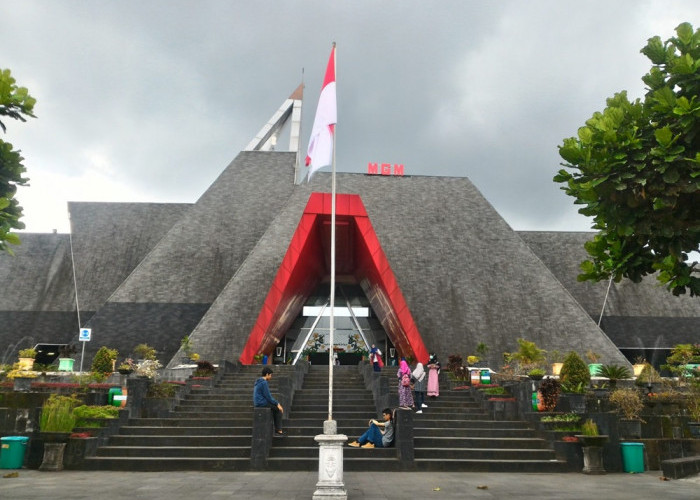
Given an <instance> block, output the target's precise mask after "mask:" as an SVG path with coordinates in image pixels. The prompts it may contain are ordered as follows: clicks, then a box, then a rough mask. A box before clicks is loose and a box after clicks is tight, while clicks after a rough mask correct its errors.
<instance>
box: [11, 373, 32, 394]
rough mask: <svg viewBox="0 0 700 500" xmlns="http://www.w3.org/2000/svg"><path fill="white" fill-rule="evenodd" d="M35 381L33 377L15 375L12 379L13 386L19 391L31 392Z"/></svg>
mask: <svg viewBox="0 0 700 500" xmlns="http://www.w3.org/2000/svg"><path fill="white" fill-rule="evenodd" d="M33 381H34V379H33V378H25V377H15V378H14V379H13V380H12V388H13V390H15V391H17V392H29V391H30V390H31V388H32V382H33Z"/></svg>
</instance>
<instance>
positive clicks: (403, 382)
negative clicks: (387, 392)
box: [401, 373, 411, 387]
mask: <svg viewBox="0 0 700 500" xmlns="http://www.w3.org/2000/svg"><path fill="white" fill-rule="evenodd" d="M401 385H402V386H404V387H408V386H409V385H411V377H409V376H408V374H407V373H404V375H403V377H401Z"/></svg>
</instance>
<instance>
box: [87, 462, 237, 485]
mask: <svg viewBox="0 0 700 500" xmlns="http://www.w3.org/2000/svg"><path fill="white" fill-rule="evenodd" d="M85 468H86V469H87V470H113V471H128V472H133V471H142V472H162V471H168V472H169V471H178V470H180V471H184V470H196V471H204V472H212V471H248V470H250V458H249V457H237V458H231V457H228V458H225V457H223V458H201V457H190V458H186V457H172V458H169V457H98V456H95V457H88V458H86V459H85ZM107 487H108V485H105V488H107Z"/></svg>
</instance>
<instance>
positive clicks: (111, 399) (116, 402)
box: [107, 387, 122, 406]
mask: <svg viewBox="0 0 700 500" xmlns="http://www.w3.org/2000/svg"><path fill="white" fill-rule="evenodd" d="M121 395H122V388H121V387H111V388H110V389H109V391H107V404H108V405H112V406H121V404H122V403H121V398H116V397H115V396H121Z"/></svg>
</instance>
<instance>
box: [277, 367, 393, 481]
mask: <svg viewBox="0 0 700 500" xmlns="http://www.w3.org/2000/svg"><path fill="white" fill-rule="evenodd" d="M376 417H377V415H376V410H375V408H374V400H373V398H372V393H371V392H370V391H368V390H367V389H366V388H365V385H364V382H363V379H362V376H361V375H360V372H359V371H358V369H357V366H336V367H334V369H333V419H334V420H335V421H336V422H337V425H338V433H339V434H346V435H347V436H348V440H349V441H352V440H354V439H356V438H358V437H359V436H360V435H361V434H362V433H363V432H365V430H367V427H368V422H369V420H370V419H371V418H376ZM327 419H328V367H327V366H311V368H310V369H309V373H308V374H307V375H306V377H305V378H304V387H303V389H302V390H300V391H297V392H296V393H295V395H294V404H293V405H292V408H291V412H290V414H289V422H288V426H287V432H288V436H287V437H286V438H284V439H274V440H273V442H272V449H271V451H270V457H269V458H268V469H270V470H307V471H313V470H318V457H319V449H318V444H317V443H316V442H315V441H314V436H316V435H318V434H322V433H323V421H324V420H327ZM343 455H344V457H343V458H344V460H343V461H344V470H348V471H366V470H384V471H394V470H396V471H398V470H400V468H399V461H398V459H397V457H396V450H395V449H394V448H386V449H382V448H375V449H372V450H368V449H360V448H352V447H349V446H346V447H345V449H344V452H343Z"/></svg>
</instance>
